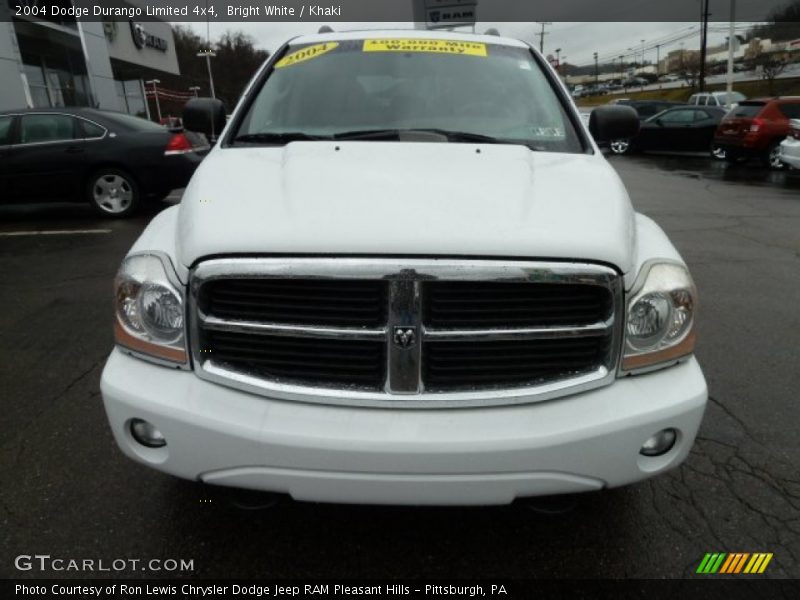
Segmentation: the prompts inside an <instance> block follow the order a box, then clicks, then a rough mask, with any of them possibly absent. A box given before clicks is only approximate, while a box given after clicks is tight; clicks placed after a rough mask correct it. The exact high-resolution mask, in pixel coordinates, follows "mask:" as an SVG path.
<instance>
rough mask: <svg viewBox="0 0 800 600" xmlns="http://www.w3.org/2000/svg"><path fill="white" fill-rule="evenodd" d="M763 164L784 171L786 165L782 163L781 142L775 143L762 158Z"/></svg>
mask: <svg viewBox="0 0 800 600" xmlns="http://www.w3.org/2000/svg"><path fill="white" fill-rule="evenodd" d="M761 160H762V162H763V163H764V166H766V167H769V168H770V169H774V170H776V171H782V170H783V169H785V168H786V165H785V164H783V161H781V145H780V142H775V143H774V144H772V145H771V146H770V147H769V149H768V150H767V151H766V152H765V153H764V156H763V157H762V159H761Z"/></svg>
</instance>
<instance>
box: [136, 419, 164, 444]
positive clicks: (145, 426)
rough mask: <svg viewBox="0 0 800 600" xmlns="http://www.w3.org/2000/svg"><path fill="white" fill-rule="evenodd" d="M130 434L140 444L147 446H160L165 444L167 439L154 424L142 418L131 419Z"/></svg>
mask: <svg viewBox="0 0 800 600" xmlns="http://www.w3.org/2000/svg"><path fill="white" fill-rule="evenodd" d="M131 435H132V436H133V439H135V440H136V441H137V442H139V443H140V444H141V445H142V446H147V447H148V448H162V447H164V446H166V445H167V440H165V439H164V436H163V434H162V433H161V432H160V431H159V430H158V429H156V426H155V425H153V424H152V423H148V422H147V421H143V420H142V419H133V420H132V421H131Z"/></svg>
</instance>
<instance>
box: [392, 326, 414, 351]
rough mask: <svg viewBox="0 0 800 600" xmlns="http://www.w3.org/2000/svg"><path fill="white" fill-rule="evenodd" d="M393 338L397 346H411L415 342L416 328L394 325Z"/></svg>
mask: <svg viewBox="0 0 800 600" xmlns="http://www.w3.org/2000/svg"><path fill="white" fill-rule="evenodd" d="M393 339H394V345H395V346H397V347H398V348H411V347H412V346H413V345H414V344H416V343H417V329H416V327H403V326H398V327H395V328H394V337H393Z"/></svg>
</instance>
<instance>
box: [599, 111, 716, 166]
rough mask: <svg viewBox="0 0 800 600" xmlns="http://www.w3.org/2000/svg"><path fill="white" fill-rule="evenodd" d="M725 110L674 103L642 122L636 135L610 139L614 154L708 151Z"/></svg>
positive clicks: (711, 148) (711, 147)
mask: <svg viewBox="0 0 800 600" xmlns="http://www.w3.org/2000/svg"><path fill="white" fill-rule="evenodd" d="M725 113H726V111H725V109H722V108H719V107H714V106H704V107H698V106H676V107H674V108H670V109H667V110H665V111H662V112H660V113H658V114H657V115H654V116H652V117H650V118H648V119H645V121H644V122H643V123H642V127H641V129H640V130H639V135H637V136H636V137H635V138H633V139H631V140H614V141H613V142H611V144H610V148H611V151H612V152H613V153H614V154H625V153H627V152H634V151H637V152H646V151H662V152H664V151H667V152H708V151H710V150H714V149H715V148H713V146H712V141H713V139H714V132H715V131H716V130H717V125H719V123H720V121H722V119H723V118H724V117H725Z"/></svg>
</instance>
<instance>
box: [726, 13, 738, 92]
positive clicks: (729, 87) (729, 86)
mask: <svg viewBox="0 0 800 600" xmlns="http://www.w3.org/2000/svg"><path fill="white" fill-rule="evenodd" d="M735 43H736V0H731V24H730V28H729V30H728V75H727V81H726V86H725V91H726V92H727V95H726V96H725V103H726V104H727V105H728V106H731V105H732V104H733V96H732V94H733V51H734V47H733V45H734V44H735Z"/></svg>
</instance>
